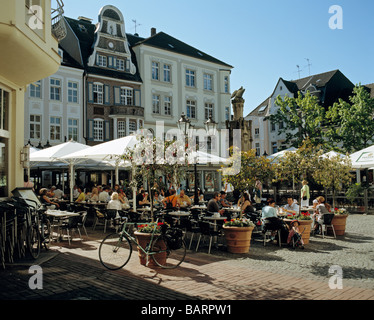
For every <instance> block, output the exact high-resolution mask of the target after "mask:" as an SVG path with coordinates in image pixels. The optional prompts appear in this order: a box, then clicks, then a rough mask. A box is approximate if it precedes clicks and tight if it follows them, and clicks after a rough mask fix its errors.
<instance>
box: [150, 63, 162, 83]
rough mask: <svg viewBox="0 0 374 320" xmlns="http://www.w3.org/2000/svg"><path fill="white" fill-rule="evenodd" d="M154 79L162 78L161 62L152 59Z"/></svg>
mask: <svg viewBox="0 0 374 320" xmlns="http://www.w3.org/2000/svg"><path fill="white" fill-rule="evenodd" d="M151 71H152V80H156V81H159V80H160V63H158V62H156V61H152V70H151Z"/></svg>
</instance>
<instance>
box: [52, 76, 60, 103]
mask: <svg viewBox="0 0 374 320" xmlns="http://www.w3.org/2000/svg"><path fill="white" fill-rule="evenodd" d="M61 96H62V85H61V79H58V78H50V80H49V99H50V100H53V101H61Z"/></svg>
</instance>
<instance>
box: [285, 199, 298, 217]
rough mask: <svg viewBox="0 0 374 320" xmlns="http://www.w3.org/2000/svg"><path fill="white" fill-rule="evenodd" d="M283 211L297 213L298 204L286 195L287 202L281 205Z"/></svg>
mask: <svg viewBox="0 0 374 320" xmlns="http://www.w3.org/2000/svg"><path fill="white" fill-rule="evenodd" d="M283 211H286V212H288V213H291V214H293V215H298V214H299V212H300V208H299V205H298V204H297V203H296V202H295V201H294V200H293V199H292V197H287V204H286V205H285V206H284V207H283Z"/></svg>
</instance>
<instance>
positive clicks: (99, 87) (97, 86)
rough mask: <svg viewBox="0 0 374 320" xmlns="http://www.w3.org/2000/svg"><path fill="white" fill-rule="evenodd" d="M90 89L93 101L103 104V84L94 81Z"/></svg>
mask: <svg viewBox="0 0 374 320" xmlns="http://www.w3.org/2000/svg"><path fill="white" fill-rule="evenodd" d="M92 91H93V103H95V104H104V85H103V84H102V83H98V82H94V84H93V89H92Z"/></svg>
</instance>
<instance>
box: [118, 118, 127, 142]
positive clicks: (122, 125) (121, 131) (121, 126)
mask: <svg viewBox="0 0 374 320" xmlns="http://www.w3.org/2000/svg"><path fill="white" fill-rule="evenodd" d="M123 137H126V121H124V120H120V121H117V138H123Z"/></svg>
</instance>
